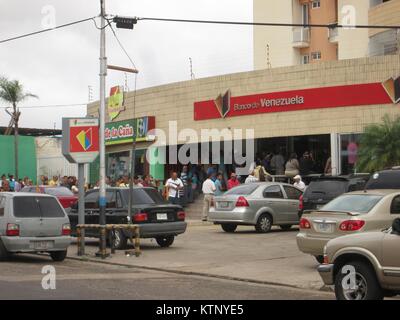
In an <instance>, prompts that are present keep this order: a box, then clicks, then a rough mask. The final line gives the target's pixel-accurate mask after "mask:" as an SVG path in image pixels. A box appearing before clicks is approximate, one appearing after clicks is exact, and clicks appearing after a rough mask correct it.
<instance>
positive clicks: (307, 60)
mask: <svg viewBox="0 0 400 320" xmlns="http://www.w3.org/2000/svg"><path fill="white" fill-rule="evenodd" d="M309 63H310V56H309V55H308V54H306V55H304V56H301V64H309Z"/></svg>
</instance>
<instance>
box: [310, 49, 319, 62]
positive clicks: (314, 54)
mask: <svg viewBox="0 0 400 320" xmlns="http://www.w3.org/2000/svg"><path fill="white" fill-rule="evenodd" d="M311 59H312V60H321V51H318V52H312V53H311Z"/></svg>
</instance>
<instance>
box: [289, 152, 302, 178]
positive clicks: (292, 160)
mask: <svg viewBox="0 0 400 320" xmlns="http://www.w3.org/2000/svg"><path fill="white" fill-rule="evenodd" d="M299 173H300V164H299V161H298V160H297V154H295V153H292V154H291V155H290V157H289V160H288V161H287V162H286V166H285V176H287V177H289V178H293V177H295V176H297V175H298V174H299Z"/></svg>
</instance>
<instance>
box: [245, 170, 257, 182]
mask: <svg viewBox="0 0 400 320" xmlns="http://www.w3.org/2000/svg"><path fill="white" fill-rule="evenodd" d="M253 182H258V179H257V178H256V177H255V176H254V170H253V171H252V172H251V173H250V174H249V176H248V177H247V178H246V180H245V181H244V183H245V184H248V183H253Z"/></svg>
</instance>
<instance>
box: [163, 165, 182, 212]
mask: <svg viewBox="0 0 400 320" xmlns="http://www.w3.org/2000/svg"><path fill="white" fill-rule="evenodd" d="M165 187H166V188H167V190H168V201H169V202H170V203H171V204H179V190H181V189H183V182H182V180H181V179H179V178H178V174H177V173H176V172H172V175H171V178H169V179H168V180H167V182H166V184H165Z"/></svg>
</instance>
